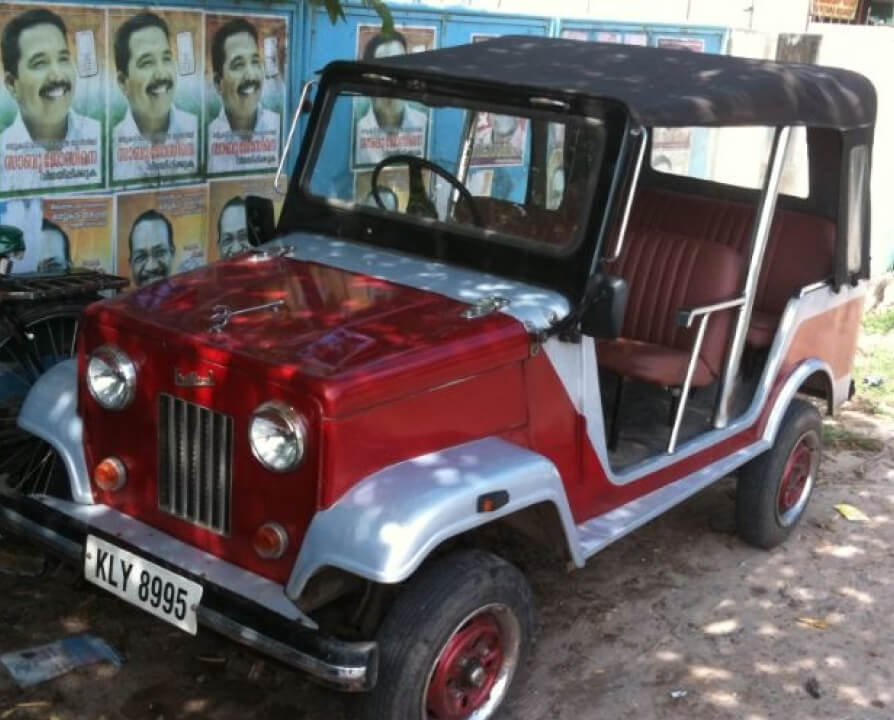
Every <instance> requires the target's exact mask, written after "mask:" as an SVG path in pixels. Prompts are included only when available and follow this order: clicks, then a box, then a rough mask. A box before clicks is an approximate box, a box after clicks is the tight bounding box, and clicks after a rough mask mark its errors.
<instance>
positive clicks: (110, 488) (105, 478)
mask: <svg viewBox="0 0 894 720" xmlns="http://www.w3.org/2000/svg"><path fill="white" fill-rule="evenodd" d="M93 482H94V483H96V487H98V488H99V489H100V490H105V491H106V492H115V491H116V490H120V489H121V488H123V487H124V484H125V483H126V482H127V469H126V468H125V467H124V463H123V462H121V461H120V460H119V459H118V458H116V457H107V458H106V459H105V460H103V461H102V462H101V463H99V465H97V466H96V469H95V470H94V471H93Z"/></svg>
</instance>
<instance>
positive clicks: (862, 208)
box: [847, 145, 869, 276]
mask: <svg viewBox="0 0 894 720" xmlns="http://www.w3.org/2000/svg"><path fill="white" fill-rule="evenodd" d="M868 185H869V148H868V147H867V146H866V145H859V146H857V147H855V148H852V149H851V151H850V156H849V157H848V173H847V205H848V207H847V271H848V274H849V275H851V276H853V275H859V274H860V273H862V271H863V249H864V242H863V241H864V235H865V233H866V228H865V223H866V218H867V216H868V212H867V210H868V207H867V200H868V199H869V187H868Z"/></svg>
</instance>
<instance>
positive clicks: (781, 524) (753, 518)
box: [736, 399, 823, 549]
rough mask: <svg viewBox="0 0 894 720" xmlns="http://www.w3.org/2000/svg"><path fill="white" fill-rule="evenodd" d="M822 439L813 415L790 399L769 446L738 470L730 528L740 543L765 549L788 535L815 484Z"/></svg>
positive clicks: (820, 427)
mask: <svg viewBox="0 0 894 720" xmlns="http://www.w3.org/2000/svg"><path fill="white" fill-rule="evenodd" d="M822 437H823V421H822V417H821V416H820V414H819V411H818V410H817V409H816V408H815V407H813V405H811V404H810V403H808V402H805V401H804V400H800V399H795V400H792V404H791V405H790V406H789V408H788V410H787V411H786V413H785V416H784V418H783V420H782V424H781V425H780V426H779V432H778V433H777V435H776V442H775V443H773V447H772V448H770V449H769V450H767V452H765V453H764V454H763V455H759V456H758V457H756V458H755V459H754V460H752V461H751V462H750V463H748V464H747V465H745V466H744V467H743V468H742V470H740V471H739V481H738V484H737V485H736V527H737V529H738V531H739V535H740V536H741V537H742V539H744V540H745V541H746V542H748V543H751V544H752V545H756V546H757V547H761V548H765V549H770V548H773V547H776V546H777V545H779V543H781V542H782V541H783V540H785V539H786V538H787V537H788V536H789V535H790V534H791V532H792V530H793V529H794V527H795V526H796V525H797V524H798V521H799V520H800V519H801V518H802V517H803V515H804V511H805V510H806V509H807V503H808V502H809V501H810V496H811V495H812V494H813V488H814V486H815V485H816V477H817V472H818V471H819V463H820V456H821V455H822Z"/></svg>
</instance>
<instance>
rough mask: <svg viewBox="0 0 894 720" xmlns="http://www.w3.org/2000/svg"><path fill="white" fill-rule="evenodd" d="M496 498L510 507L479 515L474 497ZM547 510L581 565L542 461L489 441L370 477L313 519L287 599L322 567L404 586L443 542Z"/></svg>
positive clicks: (562, 501)
mask: <svg viewBox="0 0 894 720" xmlns="http://www.w3.org/2000/svg"><path fill="white" fill-rule="evenodd" d="M498 491H505V492H507V493H508V502H507V503H506V504H505V505H503V506H502V507H500V508H498V509H497V510H495V511H493V512H479V511H478V505H477V504H478V499H479V497H481V496H482V495H484V494H486V493H492V492H498ZM544 502H547V503H552V504H553V505H554V506H555V508H556V509H557V511H558V513H559V517H560V519H561V521H562V525H563V527H564V529H565V533H566V537H568V538H569V540H570V541H571V542H570V543H569V551H570V552H571V555H572V558H573V559H574V560H575V562H576V563H577V564H581V562H582V559H581V557H580V555H579V543H578V542H577V539H576V530H575V528H574V523H573V520H572V517H571V513H570V511H569V508H568V505H567V500H566V498H565V493H564V491H563V489H562V481H561V478H560V477H559V473H558V471H557V470H556V468H555V466H554V465H553V464H552V463H551V462H550V461H549V460H548V459H546V458H544V457H543V456H542V455H539V454H537V453H533V452H531V451H530V450H526V449H525V448H521V447H518V446H517V445H513V444H511V443H508V442H506V441H505V440H502V439H500V438H493V437H492V438H483V439H481V440H476V441H475V442H471V443H464V444H462V445H457V446H454V447H451V448H446V449H444V450H441V451H440V452H434V453H430V454H428V455H423V456H420V457H415V458H411V459H409V460H406V461H404V462H401V463H397V464H396V465H392V466H390V467H387V468H384V469H383V470H380V471H379V472H377V473H374V474H372V475H370V476H369V477H367V478H365V479H364V480H363V481H362V482H360V483H358V484H357V485H355V486H354V487H353V488H351V490H350V491H348V492H347V493H346V494H345V495H344V496H342V497H341V498H340V499H339V501H338V502H337V503H335V504H334V505H332V506H331V507H329V508H328V509H326V510H323V511H321V512H319V513H317V515H316V517H314V520H313V522H312V523H311V526H310V528H309V529H308V532H307V535H306V536H305V539H304V543H303V544H302V546H301V552H300V554H299V556H298V561H297V562H296V564H295V569H294V571H293V572H292V575H291V577H290V578H289V582H288V585H287V587H286V592H287V594H288V595H289V597H291V598H292V599H293V600H297V598H298V597H299V596H300V594H301V591H302V589H303V588H304V586H305V585H306V583H307V581H308V580H309V579H310V578H311V577H312V576H313V574H314V573H315V572H316V571H318V570H319V569H321V568H324V567H335V568H340V569H342V570H345V571H347V572H350V573H353V574H356V575H358V576H360V577H363V578H366V579H368V580H372V581H374V582H381V583H398V582H401V581H402V580H405V579H406V578H407V577H409V576H410V575H411V574H412V573H413V571H414V570H415V569H416V568H417V567H419V565H420V564H421V563H422V561H423V560H424V559H425V558H426V557H427V556H428V555H429V553H431V552H432V550H434V549H435V548H436V547H437V546H438V545H440V544H441V543H442V542H443V541H445V540H447V539H449V538H451V537H454V536H456V535H458V534H460V533H463V532H465V531H467V530H470V529H472V528H474V527H478V526H480V525H483V524H486V523H489V522H493V521H494V520H496V519H498V518H500V517H503V516H505V515H509V514H511V513H514V512H516V511H518V510H521V509H523V508H526V507H529V506H531V505H535V504H538V503H544Z"/></svg>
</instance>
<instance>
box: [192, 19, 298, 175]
mask: <svg viewBox="0 0 894 720" xmlns="http://www.w3.org/2000/svg"><path fill="white" fill-rule="evenodd" d="M287 42H288V28H287V24H286V19H285V18H282V17H276V16H265V15H245V14H241V15H227V14H214V13H209V14H207V15H206V16H205V111H206V115H205V117H206V122H207V123H208V127H207V131H206V135H205V136H206V138H207V154H206V157H207V174H208V175H222V174H226V173H229V174H233V173H239V174H242V173H246V172H251V171H270V170H275V169H276V166H277V164H278V163H279V154H280V138H281V134H282V123H283V117H284V115H285V111H286V107H285V102H286V95H287V92H286V88H287V87H288V78H287V76H286V75H287V68H288V62H286V60H287V58H288V51H289V48H288V47H287Z"/></svg>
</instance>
